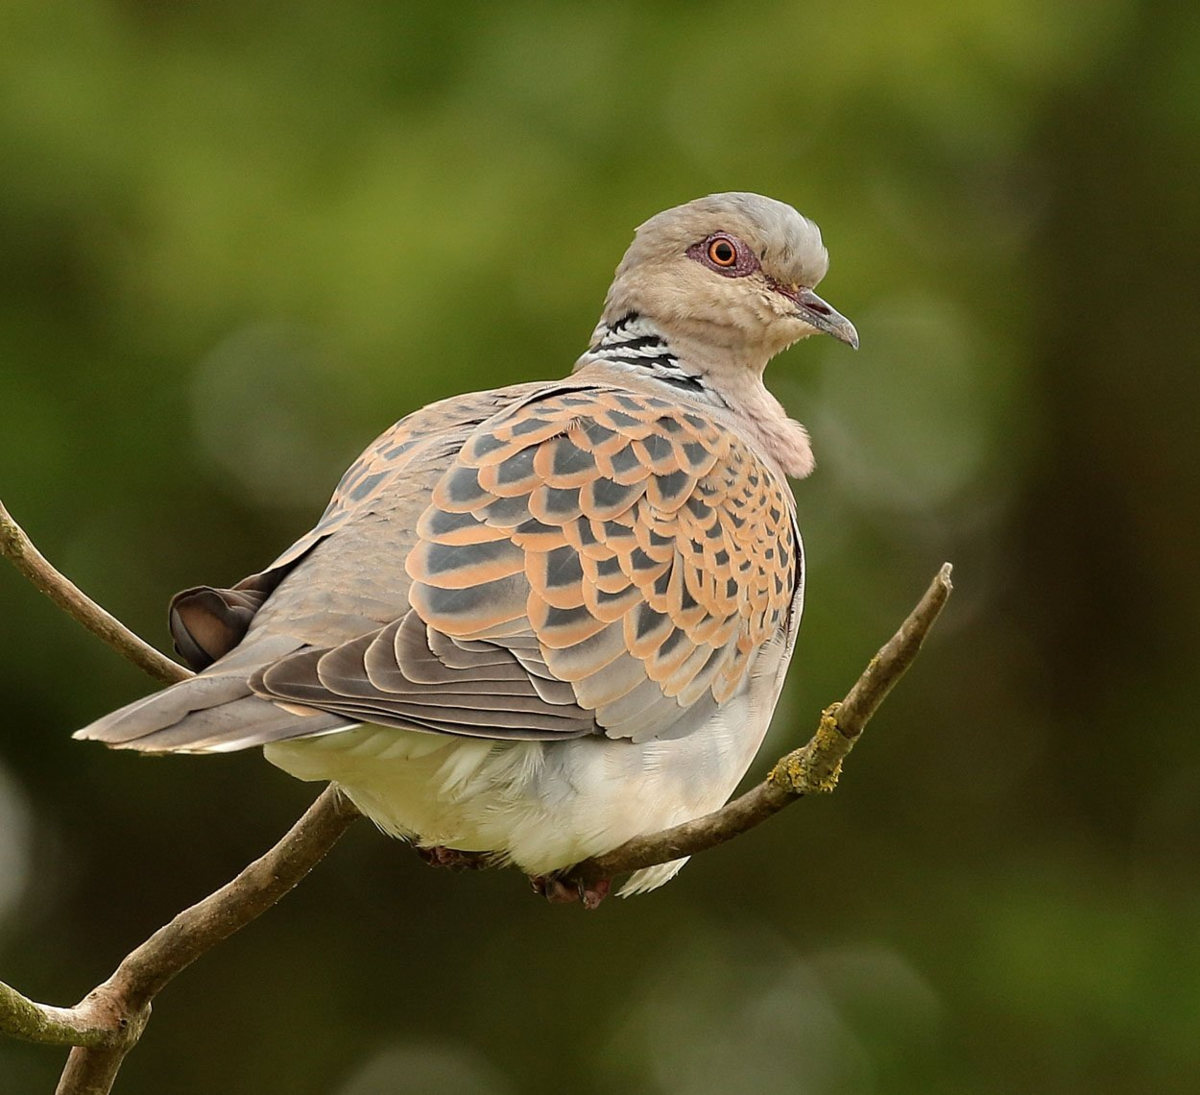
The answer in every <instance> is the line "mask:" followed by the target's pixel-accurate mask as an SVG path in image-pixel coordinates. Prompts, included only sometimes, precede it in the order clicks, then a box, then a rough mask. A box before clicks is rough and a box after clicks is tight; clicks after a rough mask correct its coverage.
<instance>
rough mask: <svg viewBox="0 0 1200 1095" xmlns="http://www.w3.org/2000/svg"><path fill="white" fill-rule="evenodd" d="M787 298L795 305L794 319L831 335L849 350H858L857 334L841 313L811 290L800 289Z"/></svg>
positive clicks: (852, 325)
mask: <svg viewBox="0 0 1200 1095" xmlns="http://www.w3.org/2000/svg"><path fill="white" fill-rule="evenodd" d="M788 297H789V298H790V299H791V300H793V301H795V303H796V317H797V318H798V319H802V320H804V322H805V323H807V324H808V325H809V326H810V327H815V328H816V329H817V330H818V331H822V332H824V333H825V334H827V335H833V337H834V338H836V339H837V340H838V341H839V342H844V343H845V344H846V345H847V346H849V347H850V348H851V349H854V350H857V349H858V332H857V331H856V330H855V329H854V324H853V323H851V322H850V321H849V320H848V319H847V318H846V317H845V316H844V315H842V313H841V312H839V311H837V309H836V308H831V307H830V306H829V305H828V304H826V303H825V302H824V301H823V300H822V299H821V298H820V297H819V296H817V294H816V293H814V292H813V291H812V290H811V289H800V290H798V291H797V292H796V293H795V294H794V295H793V294H791V293H789V294H788Z"/></svg>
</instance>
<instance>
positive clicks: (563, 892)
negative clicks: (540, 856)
mask: <svg viewBox="0 0 1200 1095" xmlns="http://www.w3.org/2000/svg"><path fill="white" fill-rule="evenodd" d="M529 881H530V883H532V885H533V892H534V893H536V894H539V895H540V896H542V897H544V898H545V899H546V900H547V901H549V902H550V904H551V905H570V904H571V903H572V902H575V901H578V902H580V903H581V904H582V905H583V907H584V908H585V909H595V908H599V906H600V902H601V901H603V900H604V899H605V898H606V897H607V896H608V891H609V890H610V889H611V888H612V881H611V879H607V878H601V879H598V880H596V881H595V882H580V881H577V880H575V879H571V878H569V877H568V878H564V877H562V876H560V875H553V874H545V875H530V877H529Z"/></svg>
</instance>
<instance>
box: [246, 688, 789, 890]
mask: <svg viewBox="0 0 1200 1095" xmlns="http://www.w3.org/2000/svg"><path fill="white" fill-rule="evenodd" d="M745 706H746V705H745V704H744V702H741V698H740V697H739V698H737V699H735V700H733V701H731V702H729V703H727V704H725V705H723V706H722V707H721V708H720V709H717V710H716V711H714V712H713V714H712V715H711V716H710V717H709V718H708V719H707V721H706V722H704V723H703V724H701V725H700V726H698V727H696V728H694V729H693V730H692V731H691V732H690V733H688V734H687V735H686V736H685V737H681V738H677V739H671V740H664V741H648V742H643V743H640V744H634V743H633V742H630V741H628V740H625V739H619V740H610V739H608V738H605V737H601V736H594V737H585V738H574V739H570V740H567V741H551V742H545V741H494V740H490V739H472V738H463V737H450V736H446V735H439V734H430V733H424V732H420V731H411V730H399V729H394V728H388V727H379V726H373V725H364V726H360V727H355V728H353V729H350V730H344V731H339V732H337V733H333V734H327V735H325V736H322V737H314V738H301V739H296V740H292V741H285V742H278V743H275V744H272V745H268V746H266V747H265V749H264V753H265V755H266V757H267V759H268V760H269V761H271V763H273V764H275V765H277V766H278V767H280V768H282V769H283V770H284V771H286V772H288V773H290V774H291V775H293V776H296V777H297V778H299V779H305V780H331V781H333V782H336V783H337V784H338V785H339V786H341V787H342V788H343V790H344V791H345V792H346V793H347V794H348V795H349V797H350V799H351V800H352V801H353V802H354V804H355V805H356V806H357V807H358V808H359V809H360V810H361V811H362V812H363V813H364V814H365V815H366V816H367V817H369V818H370V819H371V820H372V821H374V822H375V823H376V824H377V825H378V826H379V827H380V828H381V829H383V830H384V831H386V832H388V833H390V834H392V835H394V836H399V837H404V838H407V839H412V840H415V841H416V842H417V843H419V844H421V845H424V846H436V845H442V846H445V847H450V848H457V849H460V850H463V851H480V852H492V853H495V854H496V855H497V856H498V857H500V858H501V859H503V860H506V861H511V862H513V863H515V864H516V865H517V866H519V867H520V868H521V869H522V870H524V871H525V872H526V873H528V874H531V875H541V874H547V873H549V872H551V871H555V870H560V869H562V868H564V867H568V866H570V865H572V864H574V863H577V862H579V861H580V860H581V859H585V858H587V857H588V856H590V855H596V854H598V853H601V852H605V851H609V850H611V849H612V848H615V847H617V846H618V845H619V844H622V843H624V842H625V841H626V840H628V839H630V838H631V837H634V836H638V835H641V834H646V833H653V832H657V831H658V830H660V829H664V828H667V827H669V826H671V825H675V824H678V823H680V822H682V821H686V820H689V819H691V818H694V817H698V816H700V815H701V814H704V813H707V812H708V811H710V810H713V809H716V808H717V807H718V806H720V805H721V804H722V803H723V802H724V801H725V800H726V799H727V798H728V797H729V795H730V793H731V792H732V791H733V789H734V787H735V786H736V785H737V783H738V781H739V780H740V779H741V777H742V775H743V774H744V773H745V771H746V769H747V768H748V767H749V764H750V761H751V759H752V758H753V756H754V754H755V752H756V751H757V749H758V746H759V744H760V742H761V739H762V735H763V732H764V731H765V725H763V727H762V729H759V728H758V726H757V725H755V724H757V723H765V720H760V719H753V718H747V715H748V712H747V711H746V710H745ZM677 869H678V866H677V865H673V866H671V867H670V868H669V869H652V871H653V872H656V873H645V872H644V873H643V877H642V879H641V880H640V882H639V884H638V886H637V888H639V889H646V888H650V887H651V886H654V885H659V884H661V882H665V881H666V880H667V878H669V877H670V876H671V875H672V874H674V872H675V870H677Z"/></svg>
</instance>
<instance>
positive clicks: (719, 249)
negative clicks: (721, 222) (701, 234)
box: [708, 236, 737, 267]
mask: <svg viewBox="0 0 1200 1095" xmlns="http://www.w3.org/2000/svg"><path fill="white" fill-rule="evenodd" d="M708 257H709V259H710V261H711V262H712V263H713V265H714V266H726V267H728V266H732V265H733V264H734V263H736V262H737V248H735V247H734V246H733V243H732V241H730V240H728V239H726V238H725V237H724V236H718V237H717V238H716V239H714V240H711V241H710V242H709V244H708Z"/></svg>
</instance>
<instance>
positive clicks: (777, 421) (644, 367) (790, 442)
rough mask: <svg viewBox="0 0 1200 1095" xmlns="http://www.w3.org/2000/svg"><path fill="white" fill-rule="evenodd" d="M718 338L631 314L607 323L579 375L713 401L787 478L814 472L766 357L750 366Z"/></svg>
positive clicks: (710, 403)
mask: <svg viewBox="0 0 1200 1095" xmlns="http://www.w3.org/2000/svg"><path fill="white" fill-rule="evenodd" d="M712 335H713V332H710V331H695V332H692V331H687V330H685V331H675V330H672V331H671V333H670V335H669V336H668V335H667V334H666V333H665V332H664V331H663V330H662V329H661V328H659V327H658V326H657V325H656V324H655V323H654V322H653V320H651V319H649V318H647V317H645V316H641V315H638V314H637V313H636V312H629V313H626V314H625V315H623V316H621V317H620V318H619V319H617V320H614V321H612V322H609V321H605V320H601V322H600V323H599V324H598V325H597V327H596V329H595V331H593V332H592V338H591V342H590V345H589V346H588V348H587V350H586V351H585V352H584V353H583V354H582V355H581V356H580V358H579V360H578V361H576V362H575V368H574V370H573V371H574V372H575V373H580V372H584V371H586V372H587V373H589V374H599V375H603V376H606V378H609V379H611V378H612V377H613V374H616V376H617V377H619V378H620V379H622V380H625V381H626V382H627V383H629V382H632V383H633V384H634V385H636V386H641V385H642V384H645V383H650V384H654V385H662V386H664V387H665V388H667V389H669V390H671V391H673V392H675V393H678V394H679V395H681V396H683V397H684V398H686V399H690V400H695V401H696V402H698V403H702V404H707V405H708V406H710V407H713V408H714V409H715V410H716V411H717V412H718V416H719V417H722V418H725V417H732V418H734V419H736V420H737V422H738V425H739V426H740V428H741V429H743V430H744V431H745V432H746V433H747V434H748V435H749V436H750V437H751V438H752V439H753V440H754V441H755V442H756V443H757V447H758V448H759V449H760V450H761V451H762V452H763V453H764V455H766V456H768V457H769V458H770V459H771V460H772V461H774V462H775V463H777V464H778V465H779V466H780V467H781V468H782V469H783V471H785V472H786V473H787V474H788V475H791V476H794V477H795V478H798V479H799V478H803V477H804V476H806V475H808V474H809V473H810V472H811V471H812V469H813V455H812V447H811V445H810V444H809V440H808V432H807V431H806V430H805V429H804V427H803V426H801V425H800V423H799V422H795V421H793V420H792V419H791V418H789V417H788V416H787V413H786V412H785V411H784V409H783V407H782V406H781V405H780V403H779V401H778V400H777V399H776V398H775V397H774V396H773V395H771V393H770V392H769V391H767V389H766V387H765V386H764V385H763V381H762V371H763V368H764V367H765V366H766V359H765V358H764V359H763V360H762V361H761V362H759V361H750V360H745V361H743V360H741V359H740V358H741V356H743V355H739V353H738V351H737V348H736V347H735V346H723V345H721V343H720V341H719V340H717V339H714V338H713V337H712Z"/></svg>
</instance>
